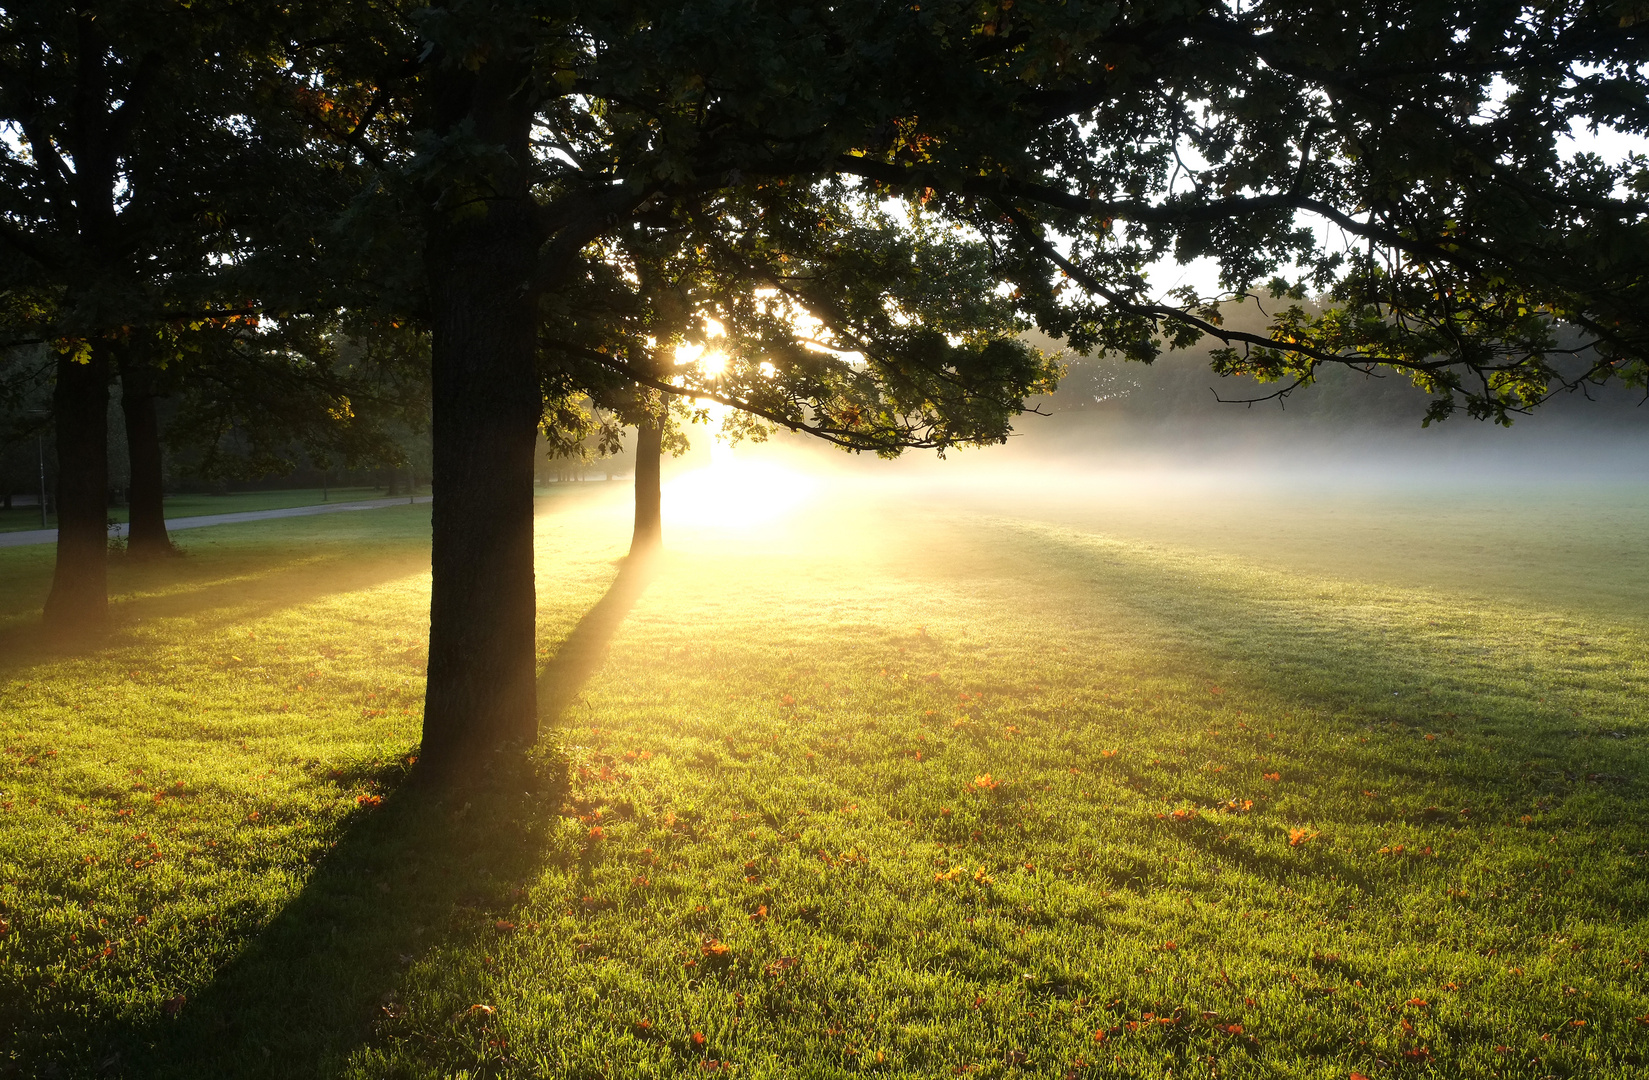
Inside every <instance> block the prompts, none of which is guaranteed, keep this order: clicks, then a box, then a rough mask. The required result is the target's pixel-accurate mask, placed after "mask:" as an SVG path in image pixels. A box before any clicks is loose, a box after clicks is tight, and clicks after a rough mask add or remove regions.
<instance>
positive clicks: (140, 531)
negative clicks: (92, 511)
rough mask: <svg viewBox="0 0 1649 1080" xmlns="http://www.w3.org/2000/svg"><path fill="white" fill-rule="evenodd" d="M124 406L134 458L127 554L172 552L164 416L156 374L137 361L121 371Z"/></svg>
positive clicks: (128, 451)
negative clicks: (157, 397) (162, 428)
mask: <svg viewBox="0 0 1649 1080" xmlns="http://www.w3.org/2000/svg"><path fill="white" fill-rule="evenodd" d="M120 408H121V412H122V413H123V414H124V415H125V417H126V455H127V458H128V459H129V460H130V461H131V467H132V486H131V494H130V496H129V501H130V503H131V522H132V524H131V529H130V531H129V532H128V533H127V534H126V553H127V554H128V555H131V556H134V557H136V558H155V557H157V556H161V555H170V554H172V538H171V537H170V536H167V535H166V505H165V498H166V495H165V492H164V490H163V489H162V484H163V480H162V477H163V466H162V463H161V457H160V419H159V417H158V416H157V415H156V413H155V394H154V374H153V372H152V371H150V369H149V368H148V367H146V366H144V365H143V364H141V363H138V362H136V361H133V362H130V363H127V364H123V365H122V366H121V371H120Z"/></svg>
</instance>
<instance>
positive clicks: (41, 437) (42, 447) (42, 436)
mask: <svg viewBox="0 0 1649 1080" xmlns="http://www.w3.org/2000/svg"><path fill="white" fill-rule="evenodd" d="M34 446H35V449H36V450H37V451H39V453H40V527H41V528H42V529H44V528H45V527H46V433H45V432H43V431H37V432H35V434H34Z"/></svg>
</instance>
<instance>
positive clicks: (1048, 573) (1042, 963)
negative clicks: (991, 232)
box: [0, 467, 1649, 1080]
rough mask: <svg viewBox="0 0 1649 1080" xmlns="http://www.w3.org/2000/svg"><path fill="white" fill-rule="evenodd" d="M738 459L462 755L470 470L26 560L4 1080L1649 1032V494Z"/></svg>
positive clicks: (1285, 1055) (1365, 1066)
mask: <svg viewBox="0 0 1649 1080" xmlns="http://www.w3.org/2000/svg"><path fill="white" fill-rule="evenodd" d="M775 468H776V467H775ZM714 475H715V470H714V469H711V470H706V472H705V474H704V475H699V474H694V475H693V476H689V477H684V478H682V479H681V480H678V484H681V485H684V486H683V487H682V488H680V489H678V491H677V499H676V506H675V508H674V510H672V509H670V508H667V511H666V529H667V533H666V540H667V545H668V550H667V552H666V553H665V554H664V555H663V556H661V557H660V558H659V559H657V560H656V561H654V562H652V563H650V564H645V565H635V564H627V563H626V562H625V560H624V559H623V557H622V556H623V554H624V551H625V549H626V547H627V543H628V538H629V536H628V524H629V521H628V517H627V505H626V502H625V500H626V498H627V495H628V492H627V490H626V489H625V488H624V486H623V485H621V484H612V485H577V486H575V485H568V487H569V488H572V489H573V490H567V491H557V493H555V494H554V495H552V496H550V497H547V498H544V499H541V501H540V506H541V511H542V512H541V516H540V518H539V528H538V545H539V547H538V585H539V644H540V648H541V652H542V657H543V665H544V667H543V670H544V676H543V680H542V687H541V697H540V700H541V704H542V707H543V716H542V738H541V745H540V746H539V747H538V748H537V749H536V750H535V751H534V753H533V754H532V755H530V756H529V758H528V759H527V760H525V761H522V760H515V759H504V758H501V759H500V760H499V761H498V763H497V765H496V767H495V768H494V769H493V771H492V774H491V777H490V782H489V785H488V786H487V788H486V789H485V790H475V791H471V792H469V793H467V794H465V795H462V796H458V797H453V796H448V797H445V798H443V797H440V796H438V795H435V794H432V793H430V792H428V791H426V790H424V789H423V788H422V787H420V786H419V785H417V784H409V783H403V780H404V779H405V778H406V777H407V776H408V774H409V767H410V766H411V764H412V762H413V759H414V757H415V754H416V745H417V740H418V732H419V723H420V701H421V694H422V664H423V659H424V642H425V635H426V630H427V617H428V611H427V604H428V588H429V577H428V531H429V525H428V522H429V510H428V507H427V506H418V507H404V508H401V507H395V508H389V509H383V510H375V511H371V512H363V513H355V514H344V515H335V516H329V517H310V518H299V519H287V520H277V521H267V522H258V523H255V524H242V525H233V526H221V527H215V528H208V529H200V530H196V531H192V532H190V533H187V534H182V535H180V536H179V537H178V542H179V544H180V546H181V547H182V548H184V550H185V551H186V553H187V554H186V557H184V558H181V559H177V560H172V561H169V562H166V563H164V564H162V565H147V566H135V565H134V566H128V565H125V564H117V565H116V567H115V568H114V570H113V573H112V582H111V588H112V590H113V593H114V594H115V595H116V596H117V597H118V601H117V603H118V615H117V620H118V626H119V629H118V631H117V633H116V634H115V636H114V637H113V638H112V640H110V641H109V642H108V643H107V644H106V645H105V646H104V647H102V648H100V649H98V650H96V651H90V652H87V653H85V654H84V655H76V656H63V655H54V654H49V653H47V652H44V651H42V649H41V648H40V646H39V645H38V636H39V635H38V633H37V630H36V620H37V619H38V610H39V605H40V603H41V600H42V598H43V596H44V595H45V590H46V586H47V583H48V580H49V576H50V571H51V566H52V549H51V548H50V547H35V548H17V549H10V550H4V551H0V1076H19V1077H46V1076H58V1077H70V1076H108V1077H145V1078H147V1077H155V1078H160V1077H165V1078H183V1077H201V1078H206V1077H243V1076H244V1077H261V1076H272V1077H273V1076H281V1077H286V1076H290V1077H313V1076H338V1077H361V1078H366V1077H443V1076H453V1077H470V1078H479V1077H537V1076H555V1077H580V1078H582V1077H591V1078H593V1077H617V1078H623V1077H650V1076H658V1077H663V1076H685V1075H694V1076H701V1075H724V1074H725V1075H732V1076H740V1077H752V1078H753V1077H837V1076H849V1075H853V1076H857V1075H871V1076H912V1077H914V1076H924V1077H931V1076H949V1075H968V1076H974V1077H980V1078H985V1077H1007V1076H1050V1077H1071V1078H1089V1077H1164V1078H1165V1077H1169V1076H1173V1077H1272V1076H1287V1077H1302V1078H1308V1077H1309V1078H1323V1080H1330V1078H1333V1080H1348V1078H1350V1077H1352V1076H1354V1075H1357V1074H1361V1075H1363V1076H1365V1077H1369V1078H1371V1080H1374V1078H1381V1077H1431V1076H1437V1077H1444V1076H1448V1077H1455V1076H1459V1077H1528V1078H1531V1080H1534V1078H1541V1077H1551V1076H1556V1077H1571V1076H1572V1077H1588V1078H1594V1077H1595V1078H1604V1077H1618V1078H1627V1077H1639V1076H1642V1075H1644V1073H1645V1071H1649V981H1646V973H1645V971H1644V962H1645V960H1646V959H1649V924H1646V915H1649V877H1646V870H1649V866H1646V863H1649V803H1646V800H1645V783H1646V779H1649V774H1646V772H1645V768H1644V766H1645V762H1646V759H1649V751H1646V743H1649V706H1646V704H1645V701H1646V695H1645V691H1646V689H1649V651H1646V648H1645V646H1646V644H1649V485H1645V484H1643V483H1639V482H1629V481H1617V482H1604V481H1599V482H1597V483H1593V484H1591V485H1589V486H1582V485H1575V484H1571V483H1563V482H1557V481H1550V480H1542V481H1538V482H1535V481H1531V482H1527V483H1512V482H1509V481H1508V482H1507V483H1505V484H1504V485H1503V486H1502V487H1499V488H1494V487H1490V488H1483V487H1477V488H1472V489H1470V490H1469V493H1463V491H1462V489H1461V488H1460V487H1458V486H1455V487H1450V486H1449V485H1448V484H1444V483H1442V482H1441V481H1439V482H1438V483H1437V485H1435V486H1434V487H1426V486H1424V485H1417V486H1411V487H1405V488H1397V487H1393V486H1389V485H1387V486H1380V485H1378V484H1374V483H1372V482H1371V483H1370V484H1368V485H1365V486H1364V487H1355V486H1342V487H1340V488H1336V489H1332V490H1328V489H1317V488H1311V487H1310V486H1309V485H1307V486H1303V487H1302V486H1301V485H1288V486H1284V485H1280V484H1279V485H1278V486H1276V487H1272V488H1264V487H1260V486H1249V487H1244V488H1233V487H1231V486H1230V485H1229V484H1223V483H1222V482H1221V481H1219V480H1218V478H1211V477H1202V478H1194V477H1193V478H1189V479H1186V478H1180V479H1174V478H1172V477H1155V478H1153V477H1148V476H1147V477H1135V478H1133V479H1127V480H1118V479H1115V478H1113V479H1105V478H1103V477H1100V478H1089V479H1076V480H1073V479H1070V478H1064V477H1059V476H1043V477H1033V476H1027V477H1022V478H1017V479H1016V478H1013V477H1007V478H999V479H998V480H997V481H993V482H990V483H980V484H973V485H970V484H966V483H962V482H954V483H948V482H947V483H944V484H939V483H935V484H927V483H925V482H918V481H919V480H920V476H913V475H905V474H899V475H897V476H892V477H890V478H888V479H887V480H886V481H877V482H874V483H872V482H868V481H867V482H864V483H860V484H857V485H855V486H851V487H850V486H848V485H846V484H845V483H842V482H840V481H838V480H832V479H830V478H828V477H825V478H815V479H811V480H808V481H807V483H809V484H811V485H813V487H812V489H811V491H810V492H809V493H808V494H809V497H808V498H807V499H806V500H805V501H798V500H799V498H800V495H799V493H801V491H802V489H801V488H800V487H799V486H797V485H798V484H800V482H801V481H800V478H797V477H787V476H786V475H785V474H782V473H779V472H776V471H775V472H770V473H766V474H763V477H765V484H766V486H765V487H764V486H763V484H761V483H757V484H736V483H732V482H728V483H723V484H721V486H719V487H718V486H717V482H716V481H715V480H714ZM921 475H927V474H921ZM694 477H697V479H694ZM706 477H709V478H708V479H707V478H706ZM733 479H734V480H737V479H739V478H737V477H734V478H733ZM745 479H748V477H747V478H745ZM758 479H762V477H758ZM695 483H696V484H697V485H698V486H697V487H694V486H693V485H694V484H695ZM740 491H744V492H753V494H746V495H740V494H738V493H739V492H740ZM718 500H719V501H718ZM791 504H794V505H791ZM787 507H788V509H787ZM781 510H783V511H784V512H783V513H781V512H779V511H781Z"/></svg>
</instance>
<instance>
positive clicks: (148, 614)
mask: <svg viewBox="0 0 1649 1080" xmlns="http://www.w3.org/2000/svg"><path fill="white" fill-rule="evenodd" d="M428 569H429V554H428V552H427V551H419V552H408V553H406V554H404V555H392V556H389V557H386V558H381V559H374V560H370V561H352V560H348V559H342V558H339V559H335V560H334V559H326V560H319V561H318V560H316V559H314V558H304V559H294V560H292V561H291V562H289V563H288V564H287V565H286V566H282V567H279V568H277V569H274V570H265V571H263V572H260V573H256V574H234V573H230V574H228V575H226V576H223V577H220V578H218V579H217V580H206V581H195V582H182V583H178V584H176V585H175V587H173V588H170V589H168V590H167V591H163V592H150V593H145V592H141V591H140V592H138V593H137V595H135V596H131V597H121V596H118V595H117V596H116V597H115V600H114V603H112V604H111V611H110V617H111V623H112V624H113V627H112V629H111V630H110V631H109V632H107V633H104V634H101V635H88V636H87V637H85V638H84V639H80V640H76V641H72V642H69V643H64V642H61V641H52V640H50V639H49V638H47V637H46V636H45V635H44V634H43V633H42V632H41V627H40V624H39V623H38V621H37V620H34V619H30V620H27V621H23V622H13V623H12V625H10V626H7V627H5V628H3V629H0V676H4V675H11V674H15V673H18V672H21V671H24V670H27V669H28V668H31V667H33V666H35V665H38V664H46V663H51V662H52V661H54V660H61V659H66V658H71V657H87V656H92V655H95V654H97V653H101V652H110V651H113V650H116V649H120V648H123V647H126V646H129V645H132V644H137V643H138V642H140V641H141V640H143V639H142V638H140V637H139V635H138V633H137V632H136V630H135V628H136V627H138V626H141V625H142V624H144V623H152V622H157V621H161V620H167V619H187V620H189V623H188V625H187V626H186V628H185V630H186V632H187V633H190V634H195V633H199V632H201V631H202V630H210V629H214V628H216V627H219V626H223V625H229V624H233V623H239V622H246V621H250V620H255V619H261V618H265V617H267V616H269V615H272V614H274V613H275V612H278V611H282V610H284V609H287V608H293V607H299V606H302V605H304V604H307V603H312V602H314V601H317V600H321V599H323V598H325V597H327V596H331V595H334V594H337V593H345V592H354V591H357V590H361V589H369V588H372V587H374V586H378V585H383V584H386V583H388V582H391V581H395V580H397V579H400V578H405V577H410V576H412V575H415V574H418V573H421V572H426V571H427V570H428Z"/></svg>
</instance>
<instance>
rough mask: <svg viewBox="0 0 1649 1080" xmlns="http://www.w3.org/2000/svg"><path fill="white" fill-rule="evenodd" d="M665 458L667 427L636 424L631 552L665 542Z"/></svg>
mask: <svg viewBox="0 0 1649 1080" xmlns="http://www.w3.org/2000/svg"><path fill="white" fill-rule="evenodd" d="M663 458H664V427H663V425H662V424H660V423H658V422H657V421H643V422H642V423H641V424H640V425H639V426H638V427H637V428H636V528H635V532H634V533H633V534H632V535H631V537H630V554H631V555H645V554H647V553H649V552H652V551H657V550H658V549H659V548H660V547H662V546H664V515H663V499H662V495H661V494H660V491H659V471H660V466H661V464H662V462H663Z"/></svg>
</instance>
